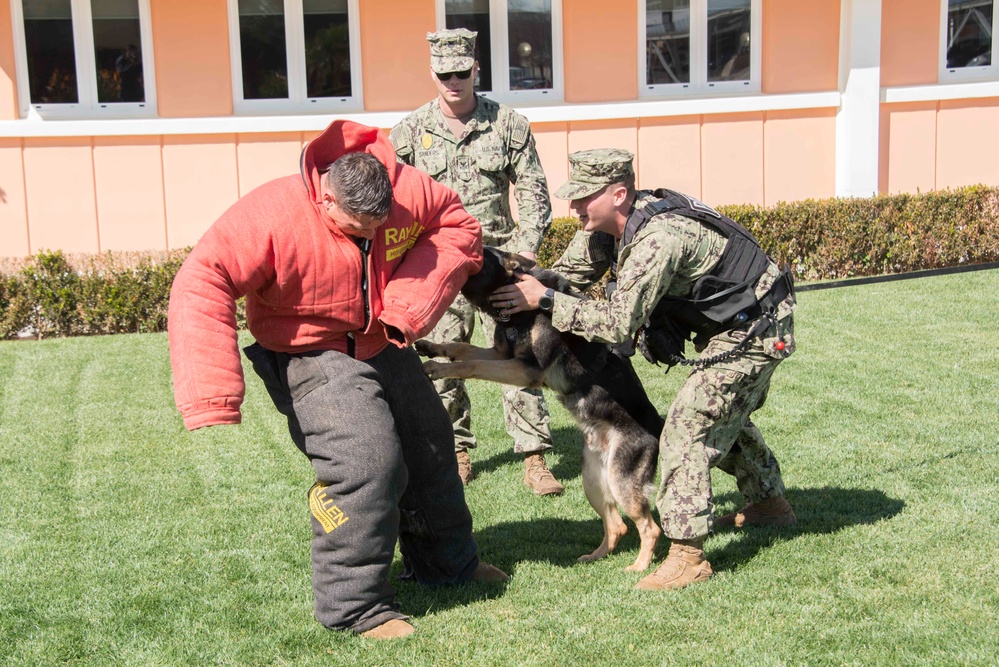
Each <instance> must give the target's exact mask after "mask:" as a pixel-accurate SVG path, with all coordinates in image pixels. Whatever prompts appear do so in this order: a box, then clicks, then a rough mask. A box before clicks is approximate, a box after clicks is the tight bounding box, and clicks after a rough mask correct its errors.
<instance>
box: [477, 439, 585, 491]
mask: <svg viewBox="0 0 999 667" xmlns="http://www.w3.org/2000/svg"><path fill="white" fill-rule="evenodd" d="M552 443H553V444H554V447H555V452H556V453H558V454H559V461H558V463H557V464H555V465H553V466H551V471H552V474H553V475H555V479H557V480H559V481H561V482H564V481H566V480H570V479H575V478H577V477H579V476H580V475H581V474H582V470H583V434H582V433H581V432H580V431H579V429H577V428H575V427H571V426H567V427H562V428H556V429H555V430H554V431H552ZM523 458H524V457H523V455H522V454H516V453H514V451H513V443H511V445H510V448H509V449H506V450H504V451H502V452H500V453H498V454H493V455H492V456H490V457H489V458H486V459H482V460H481V461H480V460H478V459H476V458H475V456H474V455H473V457H472V464H473V467H474V468H475V474H477V475H481V474H487V473H490V472H493V471H495V470H497V469H499V468H502V467H503V466H506V465H510V464H513V463H520V462H521V461H522V460H523ZM550 463H551V462H549V464H550Z"/></svg>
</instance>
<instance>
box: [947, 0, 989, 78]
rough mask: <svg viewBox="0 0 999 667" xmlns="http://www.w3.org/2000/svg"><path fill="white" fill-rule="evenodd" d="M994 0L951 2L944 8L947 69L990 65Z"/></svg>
mask: <svg viewBox="0 0 999 667" xmlns="http://www.w3.org/2000/svg"><path fill="white" fill-rule="evenodd" d="M992 2H993V0H950V4H949V6H948V7H947V67H955V68H956V67H984V66H986V65H991V64H992Z"/></svg>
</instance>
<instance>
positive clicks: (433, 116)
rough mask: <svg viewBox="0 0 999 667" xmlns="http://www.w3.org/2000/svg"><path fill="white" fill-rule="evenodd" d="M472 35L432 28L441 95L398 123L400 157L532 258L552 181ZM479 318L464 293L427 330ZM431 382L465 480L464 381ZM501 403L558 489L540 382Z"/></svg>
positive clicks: (528, 455)
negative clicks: (492, 93) (516, 214)
mask: <svg viewBox="0 0 999 667" xmlns="http://www.w3.org/2000/svg"><path fill="white" fill-rule="evenodd" d="M476 34H477V33H474V32H471V31H470V30H465V29H464V28H462V29H459V30H441V31H439V32H435V33H429V34H428V35H427V41H429V42H430V71H431V78H432V79H433V81H434V83H435V84H436V86H437V92H438V95H437V98H436V99H435V100H433V101H432V102H429V103H428V104H425V105H424V106H422V107H420V108H419V109H417V110H416V111H414V112H413V113H411V114H409V115H408V116H406V117H405V118H403V119H402V121H401V122H400V123H399V124H398V125H396V126H395V128H393V130H392V134H391V139H392V143H393V144H395V148H396V153H397V154H398V156H399V159H400V160H402V161H403V162H405V163H407V164H410V165H413V166H415V167H416V168H417V169H420V170H421V171H424V172H426V173H428V174H430V175H431V176H432V177H433V178H434V179H435V180H437V181H439V182H441V183H443V184H445V185H447V186H448V187H450V188H453V189H454V190H455V191H456V192H457V193H458V194H459V195H460V196H461V201H462V203H463V204H464V205H465V208H466V209H467V210H468V212H469V213H471V214H472V215H474V216H475V217H476V218H477V219H478V221H479V223H480V224H481V225H482V238H483V241H484V242H485V243H486V245H493V246H498V247H501V248H503V249H504V250H509V251H511V252H516V253H519V254H521V255H524V256H525V257H528V258H530V259H534V256H535V253H537V251H538V248H539V247H540V246H541V239H542V237H543V236H544V235H545V232H546V231H547V230H548V227H549V226H550V225H551V217H552V210H551V201H550V200H549V199H548V183H547V182H546V181H545V174H544V172H543V171H542V170H541V162H540V160H539V159H538V153H537V151H536V150H535V147H534V136H533V135H532V134H531V126H530V123H528V122H527V119H526V118H524V117H523V116H521V115H520V114H518V113H517V112H516V111H514V110H513V109H511V108H509V107H507V106H504V105H502V104H498V103H496V102H493V101H492V100H488V99H486V98H484V97H480V96H478V95H476V94H475V92H474V84H475V78H476V76H477V75H478V70H479V65H478V63H477V62H476V61H475V37H476ZM511 185H513V188H514V193H515V195H516V198H517V205H518V208H519V211H520V221H519V223H514V221H513V216H512V215H511V213H510V186H511ZM475 318H476V313H475V309H474V308H473V307H472V306H471V305H470V304H469V303H468V302H467V301H466V300H465V299H464V297H462V296H461V295H459V296H458V298H457V299H456V300H455V302H454V303H453V304H452V305H451V307H450V308H449V309H448V312H447V314H446V315H445V316H444V318H443V319H442V320H441V322H440V324H438V325H437V328H436V329H434V331H433V333H432V334H431V335H430V336H429V338H430V340H432V341H434V342H436V343H451V342H462V343H467V342H469V341H470V340H471V338H472V331H473V328H474V326H475ZM479 321H480V322H481V323H482V331H483V333H484V334H485V337H486V340H487V341H491V340H492V338H493V331H494V329H495V327H494V325H493V321H492V320H491V319H490V318H488V317H481V316H479ZM435 385H436V387H437V391H438V392H439V393H440V396H441V399H442V400H443V401H444V405H445V407H447V410H448V412H449V414H450V415H451V419H452V422H453V424H454V441H455V445H454V448H455V452H456V455H457V458H458V467H459V471H460V472H461V475H462V480H463V481H464V482H465V483H467V482H469V481H470V480H471V479H472V477H473V472H472V461H471V457H470V456H469V454H468V450H469V449H470V448H474V447H475V445H476V440H475V436H474V435H473V434H472V431H471V423H472V422H471V407H472V406H471V402H470V401H469V398H468V393H467V392H466V391H465V383H464V381H463V380H457V379H453V378H449V379H446V380H438V381H437V382H436V383H435ZM503 412H504V415H505V423H506V430H507V433H509V434H510V436H511V437H512V438H513V442H514V451H515V452H517V453H520V454H523V455H524V464H525V470H524V483H525V484H527V485H528V486H529V487H530V488H531V489H532V490H533V491H534V493H536V494H538V495H558V494H560V493H562V491H563V490H564V489H563V488H562V485H561V484H559V482H558V481H557V480H556V479H555V477H554V476H553V475H552V473H551V472H550V471H549V469H548V465H547V463H546V462H545V451H547V450H549V449H551V448H552V436H551V431H550V430H549V426H548V406H547V405H546V404H545V400H544V397H543V396H542V393H541V390H540V389H520V388H517V387H505V388H504V390H503Z"/></svg>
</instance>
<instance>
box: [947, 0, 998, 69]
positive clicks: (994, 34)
mask: <svg viewBox="0 0 999 667" xmlns="http://www.w3.org/2000/svg"><path fill="white" fill-rule="evenodd" d="M997 5H999V1H997V0H992V64H991V65H984V66H982V67H947V20H948V16H947V15H948V14H949V13H950V12H949V9H950V3H949V1H948V0H940V50H939V52H938V53H939V55H938V64H939V81H940V82H941V83H950V82H957V81H981V80H989V79H996V78H999V63H997V62H996V57H997V56H996V47H997V46H999V34H997V33H999V31H997V30H996V19H999V12H997V11H996V10H997V9H999V7H997Z"/></svg>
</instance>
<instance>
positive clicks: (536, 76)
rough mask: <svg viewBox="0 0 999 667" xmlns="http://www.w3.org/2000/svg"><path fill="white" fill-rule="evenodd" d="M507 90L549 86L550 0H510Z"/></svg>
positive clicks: (550, 56)
mask: <svg viewBox="0 0 999 667" xmlns="http://www.w3.org/2000/svg"><path fill="white" fill-rule="evenodd" d="M507 7H508V10H509V11H508V16H509V18H508V21H509V25H508V28H509V34H510V90H531V89H544V88H551V87H552V80H553V78H554V77H553V71H552V3H551V0H510V1H509V4H508V5H507Z"/></svg>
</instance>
